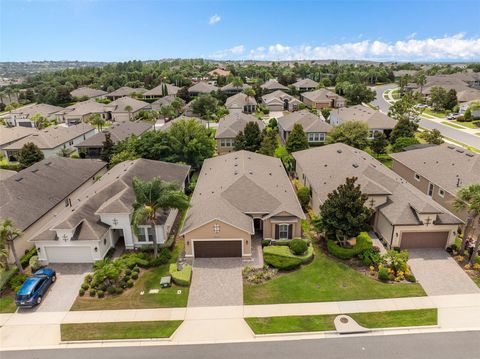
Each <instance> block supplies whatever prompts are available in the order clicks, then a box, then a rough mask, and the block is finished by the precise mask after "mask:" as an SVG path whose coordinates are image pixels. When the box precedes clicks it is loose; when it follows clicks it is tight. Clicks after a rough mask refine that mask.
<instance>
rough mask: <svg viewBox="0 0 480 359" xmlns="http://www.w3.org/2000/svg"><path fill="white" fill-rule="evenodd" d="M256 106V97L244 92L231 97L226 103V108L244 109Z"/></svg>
mask: <svg viewBox="0 0 480 359" xmlns="http://www.w3.org/2000/svg"><path fill="white" fill-rule="evenodd" d="M256 104H257V100H255V97H253V96H247V95H245V94H244V93H243V92H240V93H237V94H235V95H233V96H230V97H229V98H227V100H226V101H225V106H226V107H227V108H243V106H247V105H256Z"/></svg>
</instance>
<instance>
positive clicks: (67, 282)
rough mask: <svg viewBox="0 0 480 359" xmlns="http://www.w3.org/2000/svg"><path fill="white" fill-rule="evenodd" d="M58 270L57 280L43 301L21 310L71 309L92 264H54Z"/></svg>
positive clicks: (53, 310) (54, 310)
mask: <svg viewBox="0 0 480 359" xmlns="http://www.w3.org/2000/svg"><path fill="white" fill-rule="evenodd" d="M50 267H52V268H55V270H56V271H57V280H56V281H55V283H53V285H52V286H51V287H50V289H49V290H48V292H47V295H46V296H45V297H44V298H43V302H42V303H41V304H40V305H39V306H37V307H35V308H33V309H22V310H21V311H22V312H23V311H36V312H66V311H69V310H70V307H71V306H72V304H73V302H74V301H75V298H76V297H77V295H78V290H79V289H80V285H81V284H82V283H83V278H84V277H85V274H86V273H88V272H91V268H92V265H91V264H54V265H53V264H52V265H50Z"/></svg>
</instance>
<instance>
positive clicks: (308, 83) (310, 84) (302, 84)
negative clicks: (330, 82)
mask: <svg viewBox="0 0 480 359" xmlns="http://www.w3.org/2000/svg"><path fill="white" fill-rule="evenodd" d="M317 86H318V82H315V81H313V80H312V79H309V78H306V79H302V80H299V81H297V82H295V83H294V84H293V87H295V88H297V89H300V88H315V87H317Z"/></svg>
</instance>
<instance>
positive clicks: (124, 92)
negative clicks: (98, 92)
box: [105, 86, 147, 101]
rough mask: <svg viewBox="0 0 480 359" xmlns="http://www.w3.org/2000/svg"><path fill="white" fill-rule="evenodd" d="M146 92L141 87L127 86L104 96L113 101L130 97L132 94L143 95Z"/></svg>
mask: <svg viewBox="0 0 480 359" xmlns="http://www.w3.org/2000/svg"><path fill="white" fill-rule="evenodd" d="M146 91H147V90H146V89H144V88H142V87H139V88H133V87H128V86H123V87H120V88H119V89H116V90H115V91H113V92H110V93H108V94H106V95H105V97H106V98H108V99H109V100H112V101H115V100H118V99H119V98H122V97H125V96H132V95H133V94H143V93H144V92H146Z"/></svg>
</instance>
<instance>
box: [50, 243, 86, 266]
mask: <svg viewBox="0 0 480 359" xmlns="http://www.w3.org/2000/svg"><path fill="white" fill-rule="evenodd" d="M45 250H46V252H47V258H48V261H49V263H92V262H94V260H93V258H92V248H91V247H85V246H83V247H75V246H71V247H70V246H69V247H45Z"/></svg>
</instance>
